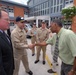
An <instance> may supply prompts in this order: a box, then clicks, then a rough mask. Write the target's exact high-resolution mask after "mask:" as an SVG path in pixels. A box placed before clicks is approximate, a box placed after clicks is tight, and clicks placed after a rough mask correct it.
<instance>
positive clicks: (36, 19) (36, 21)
mask: <svg viewBox="0 0 76 75" xmlns="http://www.w3.org/2000/svg"><path fill="white" fill-rule="evenodd" d="M36 26H37V27H38V18H36Z"/></svg>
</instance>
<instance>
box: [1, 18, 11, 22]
mask: <svg viewBox="0 0 76 75" xmlns="http://www.w3.org/2000/svg"><path fill="white" fill-rule="evenodd" d="M2 19H4V20H6V21H10V19H6V18H2Z"/></svg>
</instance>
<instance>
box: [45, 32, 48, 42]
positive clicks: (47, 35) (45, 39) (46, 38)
mask: <svg viewBox="0 0 76 75" xmlns="http://www.w3.org/2000/svg"><path fill="white" fill-rule="evenodd" d="M48 38H49V32H48V31H47V34H46V38H45V40H44V41H47V39H48Z"/></svg>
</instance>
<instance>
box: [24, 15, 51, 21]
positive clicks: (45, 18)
mask: <svg viewBox="0 0 76 75" xmlns="http://www.w3.org/2000/svg"><path fill="white" fill-rule="evenodd" d="M49 18H50V17H49V16H33V17H27V18H25V20H27V21H30V20H36V19H39V20H49Z"/></svg>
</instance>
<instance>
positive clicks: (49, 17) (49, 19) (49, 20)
mask: <svg viewBox="0 0 76 75" xmlns="http://www.w3.org/2000/svg"><path fill="white" fill-rule="evenodd" d="M50 22H51V21H50V17H49V26H50Z"/></svg>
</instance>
